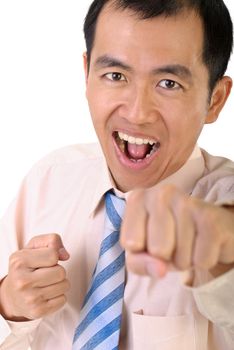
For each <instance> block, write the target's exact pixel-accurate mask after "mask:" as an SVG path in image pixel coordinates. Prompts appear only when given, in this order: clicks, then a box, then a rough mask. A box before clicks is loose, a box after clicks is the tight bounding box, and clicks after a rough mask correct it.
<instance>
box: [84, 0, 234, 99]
mask: <svg viewBox="0 0 234 350" xmlns="http://www.w3.org/2000/svg"><path fill="white" fill-rule="evenodd" d="M108 3H111V4H113V5H114V6H115V7H116V8H117V9H123V10H124V9H129V10H132V11H133V12H135V13H136V14H137V15H138V16H139V18H140V19H149V18H154V17H157V16H165V17H168V16H175V15H176V14H178V13H179V12H181V11H183V10H184V9H191V10H194V11H196V13H198V15H199V16H200V18H201V19H202V22H203V28H204V46H203V62H204V64H205V65H206V66H207V68H208V71H209V88H210V92H212V91H213V88H214V87H215V85H216V83H217V81H219V80H220V79H221V78H222V77H223V75H224V73H225V71H226V69H227V65H228V62H229V59H230V56H231V52H232V46H233V24H232V20H231V16H230V13H229V11H228V9H227V7H226V5H225V4H224V2H223V1H222V0H144V1H142V0H94V1H93V2H92V4H91V6H90V8H89V11H88V13H87V15H86V18H85V22H84V34H85V41H86V49H87V59H88V68H89V65H90V58H91V52H92V48H93V45H94V40H95V31H96V24H97V20H98V17H99V15H100V13H101V11H102V9H103V8H104V6H105V5H107V4H108Z"/></svg>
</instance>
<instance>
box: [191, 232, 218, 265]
mask: <svg viewBox="0 0 234 350" xmlns="http://www.w3.org/2000/svg"><path fill="white" fill-rule="evenodd" d="M207 233H208V232H207ZM209 236H210V235H209V234H208V237H206V236H205V233H203V234H201V233H200V232H199V234H197V237H196V241H195V247H194V257H193V264H194V266H195V267H199V268H201V269H205V270H209V269H211V268H213V267H215V266H216V265H217V264H218V260H219V255H220V243H219V242H217V241H216V240H215V239H213V240H212V239H211V237H210V239H209Z"/></svg>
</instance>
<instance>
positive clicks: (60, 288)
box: [37, 280, 70, 300]
mask: <svg viewBox="0 0 234 350" xmlns="http://www.w3.org/2000/svg"><path fill="white" fill-rule="evenodd" d="M69 289H70V283H69V282H68V280H64V281H62V282H59V283H56V284H52V285H50V286H48V287H43V288H39V289H38V290H37V291H38V292H39V293H40V294H41V298H42V299H44V300H49V299H54V298H57V297H59V296H61V295H63V294H65V293H66V292H68V290H69Z"/></svg>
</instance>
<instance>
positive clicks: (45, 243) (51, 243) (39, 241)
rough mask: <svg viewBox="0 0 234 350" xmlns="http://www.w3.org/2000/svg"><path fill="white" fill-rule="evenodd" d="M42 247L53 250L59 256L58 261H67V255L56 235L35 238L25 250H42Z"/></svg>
mask: <svg viewBox="0 0 234 350" xmlns="http://www.w3.org/2000/svg"><path fill="white" fill-rule="evenodd" d="M44 247H45V248H46V247H51V248H54V249H55V250H56V251H57V252H58V254H59V260H68V259H69V253H68V252H67V250H66V249H65V247H64V245H63V242H62V239H61V237H60V235H58V234H56V233H50V234H44V235H38V236H35V237H33V238H32V239H31V240H30V241H29V242H28V244H27V245H26V248H30V249H37V248H44Z"/></svg>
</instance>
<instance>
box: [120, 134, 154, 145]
mask: <svg viewBox="0 0 234 350" xmlns="http://www.w3.org/2000/svg"><path fill="white" fill-rule="evenodd" d="M118 136H119V138H120V139H121V140H124V141H127V142H129V143H131V144H135V145H143V144H144V145H147V144H148V143H149V144H150V145H151V146H153V145H154V144H155V143H156V142H155V141H154V140H150V139H141V138H140V137H133V136H129V135H127V134H124V133H122V132H118Z"/></svg>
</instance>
